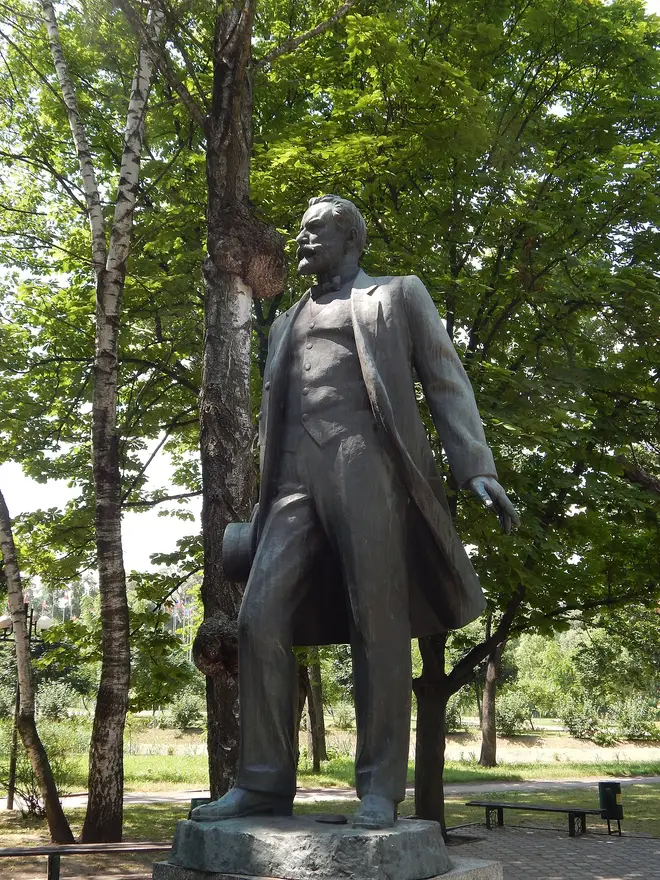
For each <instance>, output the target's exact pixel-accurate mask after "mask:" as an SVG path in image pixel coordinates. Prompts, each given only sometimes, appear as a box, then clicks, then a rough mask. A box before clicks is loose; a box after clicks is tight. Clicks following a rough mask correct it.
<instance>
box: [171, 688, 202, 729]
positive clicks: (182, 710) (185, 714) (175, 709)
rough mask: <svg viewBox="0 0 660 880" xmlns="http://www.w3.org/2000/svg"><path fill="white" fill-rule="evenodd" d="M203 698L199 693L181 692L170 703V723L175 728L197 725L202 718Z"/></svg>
mask: <svg viewBox="0 0 660 880" xmlns="http://www.w3.org/2000/svg"><path fill="white" fill-rule="evenodd" d="M205 708H206V707H205V704H204V700H203V699H202V697H200V696H199V694H181V696H180V697H177V699H176V700H175V701H174V703H173V704H172V710H171V713H170V724H171V726H172V727H174V728H175V729H176V730H187V729H188V728H189V727H197V726H198V725H199V724H201V723H202V722H203V720H204V709H205Z"/></svg>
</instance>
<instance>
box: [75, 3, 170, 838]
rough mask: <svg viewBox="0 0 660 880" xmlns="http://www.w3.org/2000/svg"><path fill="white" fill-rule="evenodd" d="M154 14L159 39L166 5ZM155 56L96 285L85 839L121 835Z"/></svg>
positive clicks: (137, 78)
mask: <svg viewBox="0 0 660 880" xmlns="http://www.w3.org/2000/svg"><path fill="white" fill-rule="evenodd" d="M149 18H150V21H149V22H148V23H149V25H150V27H151V30H152V33H153V36H154V39H156V38H157V36H158V34H159V32H160V28H161V25H162V21H163V13H162V12H160V11H152V12H151V13H150V16H149ZM152 69H153V68H152V63H151V59H150V57H149V55H148V53H147V52H146V51H145V50H144V49H142V48H141V49H140V51H139V55H138V63H137V69H136V72H135V75H134V77H133V82H132V85H131V95H130V100H129V105H128V113H127V117H126V129H125V132H124V148H123V153H122V159H121V166H120V170H119V187H118V191H117V196H116V201H115V212H114V219H113V225H112V232H111V234H110V246H109V248H108V256H107V260H106V266H105V269H104V270H103V271H102V272H101V273H100V274H99V276H98V278H97V287H96V355H95V360H94V394H93V399H92V466H93V472H94V488H95V493H96V509H95V524H96V548H97V555H98V566H99V568H98V571H99V593H100V596H101V622H102V648H103V659H102V664H101V680H100V684H99V692H98V696H97V700H96V711H95V714H94V726H93V729H92V739H91V743H90V751H89V779H88V783H87V788H88V793H89V797H88V802H87V812H86V814H85V823H84V825H83V833H82V839H83V841H84V842H85V843H96V842H101V841H116V840H121V835H122V822H123V798H124V726H125V723H126V712H127V710H128V689H129V686H130V671H131V655H130V645H129V634H130V633H129V618H128V600H127V597H126V574H125V571H124V556H123V551H122V543H121V495H122V493H121V470H120V465H119V451H118V436H117V385H118V379H119V362H118V359H117V343H118V339H119V328H120V324H121V301H122V294H123V291H124V283H125V280H126V270H127V266H128V255H129V251H130V244H131V233H132V229H133V212H134V209H135V202H136V198H137V193H138V183H139V176H140V158H141V153H142V143H143V139H144V118H145V113H146V108H147V96H148V94H149V86H150V83H151V75H152Z"/></svg>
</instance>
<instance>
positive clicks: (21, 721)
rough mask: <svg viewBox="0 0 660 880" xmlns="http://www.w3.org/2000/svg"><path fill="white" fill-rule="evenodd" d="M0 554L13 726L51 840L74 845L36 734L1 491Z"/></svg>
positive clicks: (24, 624)
mask: <svg viewBox="0 0 660 880" xmlns="http://www.w3.org/2000/svg"><path fill="white" fill-rule="evenodd" d="M0 551H1V552H2V559H3V562H4V568H5V576H6V579H7V593H8V598H9V610H10V613H11V619H12V624H13V627H14V638H15V640H16V667H17V672H18V687H19V693H20V706H19V711H18V716H17V719H16V724H17V727H18V732H19V733H20V736H21V740H22V742H23V745H24V746H25V751H26V752H27V753H28V756H29V758H30V763H31V765H32V770H33V772H34V775H35V777H36V779H37V782H38V784H39V790H40V791H41V797H42V798H43V802H44V808H45V810H46V819H47V820H48V828H49V829H50V836H51V839H52V840H53V841H54V842H55V843H73V834H72V833H71V829H70V828H69V823H68V822H67V820H66V817H65V815H64V812H63V811H62V805H61V804H60V798H59V794H58V792H57V786H56V785H55V780H54V778H53V772H52V770H51V767H50V763H49V761H48V755H47V754H46V750H45V749H44V747H43V744H42V742H41V739H40V737H39V733H38V732H37V725H36V721H35V713H34V681H33V678H32V664H31V662H30V638H29V634H28V629H27V619H26V614H25V604H24V600H23V589H22V586H21V576H20V571H19V568H18V558H17V555H16V546H15V544H14V536H13V533H12V528H11V520H10V518H9V511H8V510H7V505H6V503H5V499H4V496H3V494H2V492H0Z"/></svg>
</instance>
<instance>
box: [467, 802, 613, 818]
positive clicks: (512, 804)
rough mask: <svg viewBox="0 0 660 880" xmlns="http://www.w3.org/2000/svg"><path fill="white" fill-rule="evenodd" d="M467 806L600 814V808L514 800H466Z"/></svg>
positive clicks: (590, 814)
mask: <svg viewBox="0 0 660 880" xmlns="http://www.w3.org/2000/svg"><path fill="white" fill-rule="evenodd" d="M466 806H468V807H493V808H494V809H495V808H499V809H505V810H531V811H537V812H540V813H585V814H586V815H589V816H600V813H601V811H600V810H591V809H587V808H586V807H544V806H542V805H541V804H522V803H515V802H514V801H466Z"/></svg>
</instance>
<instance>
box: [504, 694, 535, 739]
mask: <svg viewBox="0 0 660 880" xmlns="http://www.w3.org/2000/svg"><path fill="white" fill-rule="evenodd" d="M530 714H531V712H530V705H529V702H528V700H527V698H526V697H525V695H524V694H521V693H518V692H517V691H513V690H512V691H503V692H502V693H500V694H498V696H497V700H496V703H495V717H496V722H497V730H498V733H500V734H501V735H502V736H514V735H515V734H516V733H521V732H522V731H523V730H525V729H526V727H527V725H528V724H529V718H530Z"/></svg>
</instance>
